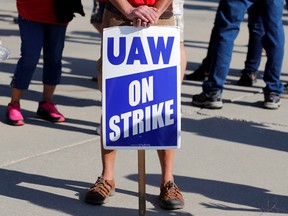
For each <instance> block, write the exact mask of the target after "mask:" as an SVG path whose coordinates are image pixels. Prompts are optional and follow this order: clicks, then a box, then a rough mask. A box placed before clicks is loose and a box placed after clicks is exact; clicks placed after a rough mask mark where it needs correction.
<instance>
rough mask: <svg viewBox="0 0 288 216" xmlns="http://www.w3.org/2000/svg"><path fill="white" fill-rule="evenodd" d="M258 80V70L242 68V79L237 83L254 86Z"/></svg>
mask: <svg viewBox="0 0 288 216" xmlns="http://www.w3.org/2000/svg"><path fill="white" fill-rule="evenodd" d="M256 82H257V72H256V71H254V72H253V71H250V70H246V69H244V70H242V75H241V77H240V79H239V80H238V81H237V85H239V86H253V84H255V83H256Z"/></svg>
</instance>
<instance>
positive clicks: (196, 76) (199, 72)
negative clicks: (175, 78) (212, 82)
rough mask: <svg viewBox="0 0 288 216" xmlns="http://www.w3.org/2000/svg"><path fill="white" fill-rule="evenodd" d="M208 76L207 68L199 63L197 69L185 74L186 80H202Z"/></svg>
mask: <svg viewBox="0 0 288 216" xmlns="http://www.w3.org/2000/svg"><path fill="white" fill-rule="evenodd" d="M207 77H208V70H207V69H206V68H205V67H204V66H203V65H200V66H199V68H198V69H196V70H195V71H194V72H193V73H191V74H187V75H186V76H185V78H186V79H187V80H194V81H204V80H206V78H207Z"/></svg>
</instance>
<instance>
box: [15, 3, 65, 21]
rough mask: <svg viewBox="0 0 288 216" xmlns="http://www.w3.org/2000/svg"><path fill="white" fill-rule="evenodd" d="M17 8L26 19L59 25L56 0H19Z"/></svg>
mask: <svg viewBox="0 0 288 216" xmlns="http://www.w3.org/2000/svg"><path fill="white" fill-rule="evenodd" d="M60 1H61V0H60ZM17 9H18V13H19V15H20V16H21V17H23V18H24V19H27V20H30V21H35V22H42V23H49V24H57V25H59V23H57V22H56V17H55V8H54V0H17ZM62 25H63V24H62ZM64 25H66V24H64Z"/></svg>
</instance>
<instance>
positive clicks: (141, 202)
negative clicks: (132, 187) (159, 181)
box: [138, 150, 146, 216]
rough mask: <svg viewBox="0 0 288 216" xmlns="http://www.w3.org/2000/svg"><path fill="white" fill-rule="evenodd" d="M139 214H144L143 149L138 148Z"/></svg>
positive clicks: (140, 215)
mask: <svg viewBox="0 0 288 216" xmlns="http://www.w3.org/2000/svg"><path fill="white" fill-rule="evenodd" d="M138 190H139V216H145V214H146V179H145V150H138Z"/></svg>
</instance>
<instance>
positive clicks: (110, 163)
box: [101, 119, 117, 180]
mask: <svg viewBox="0 0 288 216" xmlns="http://www.w3.org/2000/svg"><path fill="white" fill-rule="evenodd" d="M101 127H102V119H101ZM102 131H103V130H102V128H101V156H102V167H103V170H102V177H103V178H104V179H105V180H114V165H115V159H116V153H117V151H116V150H105V149H104V148H103V140H102Z"/></svg>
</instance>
